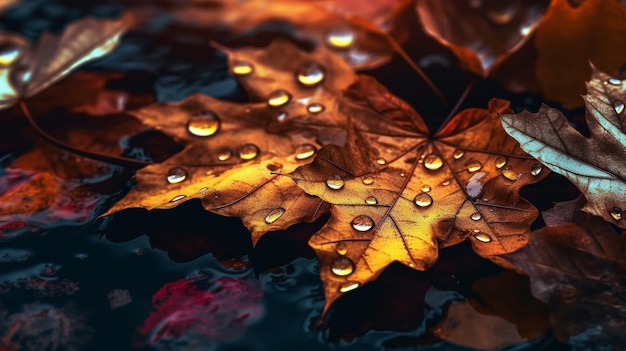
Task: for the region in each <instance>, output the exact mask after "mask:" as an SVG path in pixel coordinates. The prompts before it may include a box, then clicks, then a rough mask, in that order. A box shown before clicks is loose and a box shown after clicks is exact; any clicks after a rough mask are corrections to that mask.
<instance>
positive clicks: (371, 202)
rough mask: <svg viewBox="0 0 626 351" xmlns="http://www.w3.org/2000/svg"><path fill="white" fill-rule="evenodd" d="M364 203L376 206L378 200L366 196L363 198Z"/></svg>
mask: <svg viewBox="0 0 626 351" xmlns="http://www.w3.org/2000/svg"><path fill="white" fill-rule="evenodd" d="M365 203H366V204H368V205H376V204H377V203H378V200H376V198H375V197H373V196H368V197H366V198H365Z"/></svg>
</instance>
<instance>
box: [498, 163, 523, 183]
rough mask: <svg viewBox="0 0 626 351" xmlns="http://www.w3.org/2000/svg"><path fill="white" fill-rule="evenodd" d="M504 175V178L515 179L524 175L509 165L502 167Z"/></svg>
mask: <svg viewBox="0 0 626 351" xmlns="http://www.w3.org/2000/svg"><path fill="white" fill-rule="evenodd" d="M502 175H503V176H504V178H506V179H508V180H513V181H515V180H518V179H519V178H520V177H521V176H522V174H520V173H517V172H516V171H514V170H513V169H512V168H511V167H509V166H506V167H503V168H502Z"/></svg>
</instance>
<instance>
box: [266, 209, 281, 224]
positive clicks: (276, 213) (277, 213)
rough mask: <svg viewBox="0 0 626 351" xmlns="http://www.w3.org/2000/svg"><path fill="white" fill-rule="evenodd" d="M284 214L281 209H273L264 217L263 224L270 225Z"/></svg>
mask: <svg viewBox="0 0 626 351" xmlns="http://www.w3.org/2000/svg"><path fill="white" fill-rule="evenodd" d="M284 213H285V209H284V208H282V207H279V208H275V209H273V210H271V211H270V213H268V214H267V216H265V223H267V224H272V223H274V222H276V221H277V220H278V219H279V218H280V217H282V215H283V214H284Z"/></svg>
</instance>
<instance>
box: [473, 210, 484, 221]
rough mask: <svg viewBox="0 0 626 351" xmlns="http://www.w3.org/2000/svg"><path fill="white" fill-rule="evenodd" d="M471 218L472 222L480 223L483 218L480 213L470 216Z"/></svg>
mask: <svg viewBox="0 0 626 351" xmlns="http://www.w3.org/2000/svg"><path fill="white" fill-rule="evenodd" d="M470 218H471V219H472V221H480V219H481V218H483V216H482V215H481V214H480V212H474V213H472V214H471V215H470Z"/></svg>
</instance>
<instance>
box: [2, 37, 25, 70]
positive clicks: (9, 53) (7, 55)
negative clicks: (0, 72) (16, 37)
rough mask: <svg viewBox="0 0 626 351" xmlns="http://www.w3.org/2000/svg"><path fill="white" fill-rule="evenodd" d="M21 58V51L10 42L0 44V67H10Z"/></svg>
mask: <svg viewBox="0 0 626 351" xmlns="http://www.w3.org/2000/svg"><path fill="white" fill-rule="evenodd" d="M20 56H22V49H21V48H20V47H19V46H18V45H16V44H15V43H12V42H7V43H2V44H0V66H11V65H12V64H14V63H15V62H17V60H18V59H19V58H20Z"/></svg>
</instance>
